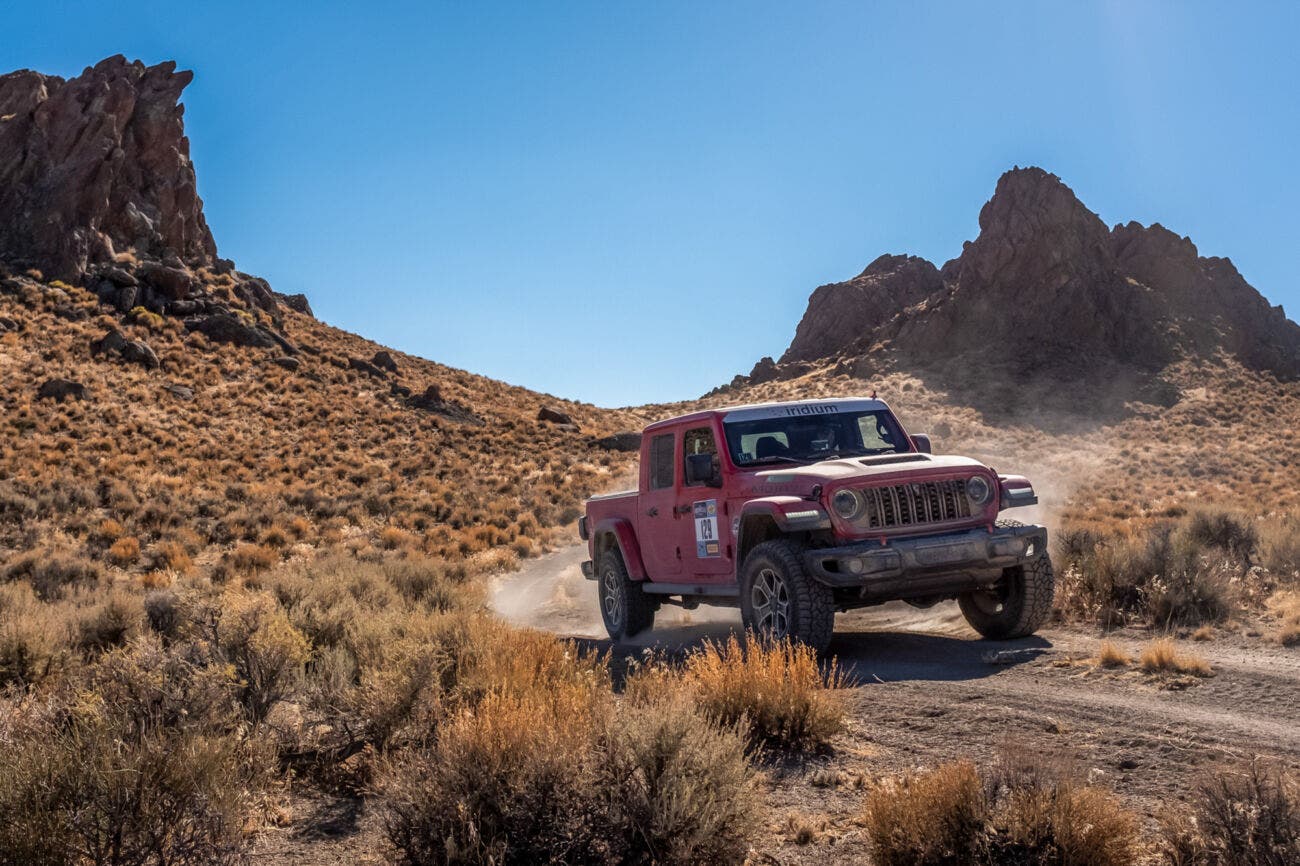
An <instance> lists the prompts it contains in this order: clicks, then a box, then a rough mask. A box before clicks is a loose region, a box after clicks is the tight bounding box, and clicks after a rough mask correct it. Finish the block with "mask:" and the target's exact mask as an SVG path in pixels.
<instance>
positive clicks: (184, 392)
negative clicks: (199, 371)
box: [163, 383, 194, 400]
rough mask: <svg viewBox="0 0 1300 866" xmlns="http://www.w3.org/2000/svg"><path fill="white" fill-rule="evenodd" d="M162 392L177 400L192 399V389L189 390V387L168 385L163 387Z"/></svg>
mask: <svg viewBox="0 0 1300 866" xmlns="http://www.w3.org/2000/svg"><path fill="white" fill-rule="evenodd" d="M163 390H164V391H166V392H167V393H168V394H171V395H172V396H173V397H176V398H177V399H179V400H193V399H194V389H193V388H191V387H190V386H189V385H174V384H171V383H168V384H166V385H163Z"/></svg>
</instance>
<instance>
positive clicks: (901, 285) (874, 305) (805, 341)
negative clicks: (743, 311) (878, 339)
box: [781, 254, 943, 364]
mask: <svg viewBox="0 0 1300 866" xmlns="http://www.w3.org/2000/svg"><path fill="white" fill-rule="evenodd" d="M942 291H943V280H942V279H940V277H939V269H938V268H936V267H935V266H934V265H932V264H930V263H929V262H928V261H926V260H925V259H923V258H920V257H919V256H894V255H888V254H886V255H883V256H881V257H880V258H878V259H876V260H875V261H874V262H872V263H871V264H869V265H867V267H866V270H864V271H863V272H862V273H860V274H858V275H857V276H856V277H854V278H853V279H851V280H848V281H847V282H843V283H831V284H829V285H825V286H821V287H819V288H818V289H817V290H816V291H814V292H813V294H812V297H811V298H810V299H809V300H808V312H807V313H805V314H804V317H803V319H802V320H800V322H799V327H798V329H797V330H796V331H795V335H794V341H793V342H791V343H790V348H788V349H786V351H785V354H784V355H782V356H781V363H782V364H786V363H789V362H791V361H812V360H815V359H817V358H822V357H825V355H826V347H827V346H835V347H837V348H838V349H847V348H849V347H851V346H853V345H854V344H855V343H856V342H857V341H858V340H859V339H861V338H862V337H864V336H865V335H869V334H871V333H872V332H874V331H875V330H876V329H877V328H879V327H880V326H881V325H883V324H885V323H886V322H888V321H889V320H890V319H891V318H893V317H894V316H895V315H897V314H898V311H899V310H902V309H904V308H906V307H910V306H912V305H913V304H916V303H920V302H921V301H923V300H925V299H926V298H928V297H929V296H931V295H933V294H935V293H937V292H942ZM862 348H864V349H865V348H867V347H866V346H863V347H862Z"/></svg>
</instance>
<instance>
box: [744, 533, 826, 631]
mask: <svg viewBox="0 0 1300 866" xmlns="http://www.w3.org/2000/svg"><path fill="white" fill-rule="evenodd" d="M802 553H803V547H801V546H800V545H798V544H795V543H793V542H790V541H785V540H782V539H778V540H775V541H764V542H763V543H762V544H759V545H757V546H755V548H754V549H753V550H751V551H750V552H749V555H748V556H746V557H745V564H744V565H743V566H742V568H741V574H740V612H741V616H742V617H743V619H744V622H745V628H746V629H748V630H749V631H752V632H754V633H755V634H757V635H758V636H759V637H762V638H764V639H768V640H778V641H779V640H785V639H787V638H788V639H790V640H792V641H798V642H799V643H802V644H806V645H808V646H810V647H812V648H813V649H814V650H816V651H817V652H822V651H824V650H825V649H826V648H827V647H828V646H830V643H831V634H832V633H833V632H834V630H835V606H834V599H833V598H832V596H831V591H830V589H829V588H828V587H826V586H824V585H823V584H820V583H818V582H817V581H815V580H813V579H812V578H810V577H809V576H808V573H807V571H805V570H804V567H803V558H802Z"/></svg>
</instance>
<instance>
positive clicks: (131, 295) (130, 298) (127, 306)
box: [114, 286, 140, 313]
mask: <svg viewBox="0 0 1300 866" xmlns="http://www.w3.org/2000/svg"><path fill="white" fill-rule="evenodd" d="M139 298H140V287H139V286H122V287H121V288H119V289H118V290H117V300H116V301H115V302H114V303H115V306H116V307H117V311H118V312H119V313H129V312H131V310H132V309H134V308H135V302H136V301H137V300H139Z"/></svg>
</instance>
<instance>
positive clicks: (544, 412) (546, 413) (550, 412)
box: [537, 406, 576, 426]
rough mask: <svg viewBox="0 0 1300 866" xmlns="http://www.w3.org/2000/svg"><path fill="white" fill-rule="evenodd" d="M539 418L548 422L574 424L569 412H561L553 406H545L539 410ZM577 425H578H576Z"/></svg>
mask: <svg viewBox="0 0 1300 866" xmlns="http://www.w3.org/2000/svg"><path fill="white" fill-rule="evenodd" d="M537 420H538V421H545V422H547V423H548V424H573V419H572V418H570V417H569V415H568V413H567V412H561V411H560V410H559V409H556V408H555V407H553V406H543V407H542V408H541V409H538V410H537ZM575 426H576V425H575Z"/></svg>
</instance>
